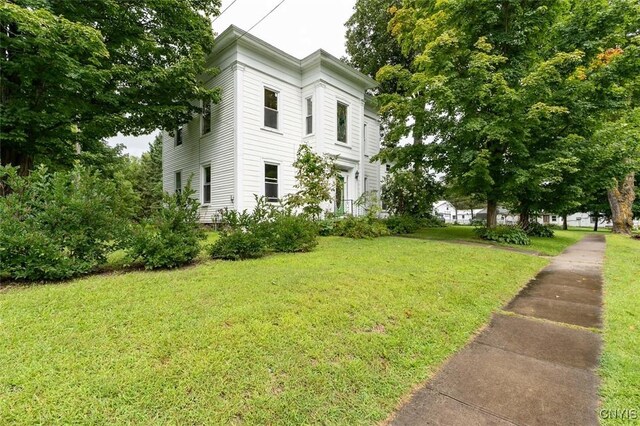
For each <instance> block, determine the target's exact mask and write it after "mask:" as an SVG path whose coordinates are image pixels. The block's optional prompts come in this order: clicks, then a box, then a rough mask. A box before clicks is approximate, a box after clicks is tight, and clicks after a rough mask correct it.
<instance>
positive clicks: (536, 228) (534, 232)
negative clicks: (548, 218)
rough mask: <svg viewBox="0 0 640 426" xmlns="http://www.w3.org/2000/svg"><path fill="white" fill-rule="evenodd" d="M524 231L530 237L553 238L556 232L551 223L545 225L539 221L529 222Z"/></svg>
mask: <svg viewBox="0 0 640 426" xmlns="http://www.w3.org/2000/svg"><path fill="white" fill-rule="evenodd" d="M524 231H525V232H526V233H527V235H528V236H530V237H544V238H553V235H554V232H553V228H551V226H550V225H543V224H541V223H539V222H535V221H533V222H529V224H528V225H527V227H526V228H524Z"/></svg>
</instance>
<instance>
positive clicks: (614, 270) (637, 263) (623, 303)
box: [600, 235, 640, 424]
mask: <svg viewBox="0 0 640 426" xmlns="http://www.w3.org/2000/svg"><path fill="white" fill-rule="evenodd" d="M604 290H605V311H604V319H605V321H604V323H605V329H604V353H603V355H602V359H601V369H600V374H601V376H602V378H603V380H602V387H601V391H600V393H601V396H602V400H603V401H602V402H603V408H604V409H607V410H610V411H613V410H618V412H619V413H620V414H619V416H620V417H621V416H622V411H623V410H625V409H627V410H635V412H636V416H640V241H638V240H632V239H630V238H625V237H621V236H615V235H609V236H608V237H607V254H606V260H605V288H604ZM629 421H630V420H629V418H628V417H627V418H626V419H623V418H618V419H605V420H603V422H604V423H605V424H630V423H629ZM635 421H638V420H637V417H636V420H635ZM632 422H633V421H632Z"/></svg>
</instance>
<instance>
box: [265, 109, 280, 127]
mask: <svg viewBox="0 0 640 426" xmlns="http://www.w3.org/2000/svg"><path fill="white" fill-rule="evenodd" d="M264 127H270V128H272V129H277V128H278V111H274V110H271V109H269V108H265V109H264Z"/></svg>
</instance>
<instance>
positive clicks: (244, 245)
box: [209, 229, 266, 260]
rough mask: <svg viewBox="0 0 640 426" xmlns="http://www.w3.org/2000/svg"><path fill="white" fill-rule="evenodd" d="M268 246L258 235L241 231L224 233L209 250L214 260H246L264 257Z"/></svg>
mask: <svg viewBox="0 0 640 426" xmlns="http://www.w3.org/2000/svg"><path fill="white" fill-rule="evenodd" d="M265 253H266V246H265V244H264V241H263V240H262V239H260V238H259V237H258V236H257V235H255V234H253V233H251V232H246V231H244V230H241V229H237V230H233V231H226V232H223V233H222V235H221V236H220V238H219V239H218V241H216V242H215V243H214V244H212V245H211V246H210V248H209V255H210V256H211V257H212V258H213V259H223V260H244V259H257V258H259V257H262V256H264V255H265Z"/></svg>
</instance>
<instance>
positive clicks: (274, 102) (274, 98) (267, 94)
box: [264, 89, 278, 110]
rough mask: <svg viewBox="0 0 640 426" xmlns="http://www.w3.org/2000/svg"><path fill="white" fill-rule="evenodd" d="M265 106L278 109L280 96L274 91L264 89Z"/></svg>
mask: <svg viewBox="0 0 640 426" xmlns="http://www.w3.org/2000/svg"><path fill="white" fill-rule="evenodd" d="M264 106H265V107H267V108H270V109H275V110H277V109H278V94H277V93H276V92H274V91H273V90H269V89H264Z"/></svg>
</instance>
